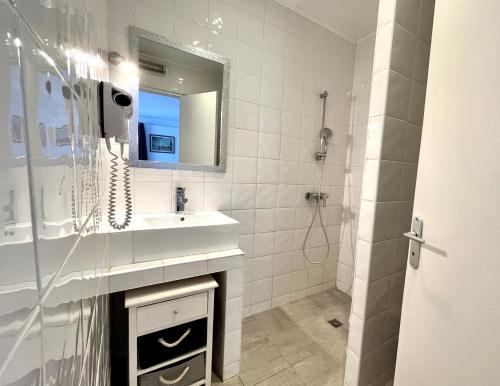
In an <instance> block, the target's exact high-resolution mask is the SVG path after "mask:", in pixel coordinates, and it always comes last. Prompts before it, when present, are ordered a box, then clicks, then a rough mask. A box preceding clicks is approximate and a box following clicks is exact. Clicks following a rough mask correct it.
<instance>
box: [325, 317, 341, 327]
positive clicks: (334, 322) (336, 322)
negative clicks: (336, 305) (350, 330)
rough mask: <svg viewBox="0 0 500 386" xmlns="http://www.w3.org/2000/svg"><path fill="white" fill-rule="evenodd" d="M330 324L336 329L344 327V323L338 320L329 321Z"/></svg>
mask: <svg viewBox="0 0 500 386" xmlns="http://www.w3.org/2000/svg"><path fill="white" fill-rule="evenodd" d="M328 323H330V324H331V325H332V326H333V327H335V328H339V327H340V326H342V322H340V321H338V320H337V319H332V320H329V321H328Z"/></svg>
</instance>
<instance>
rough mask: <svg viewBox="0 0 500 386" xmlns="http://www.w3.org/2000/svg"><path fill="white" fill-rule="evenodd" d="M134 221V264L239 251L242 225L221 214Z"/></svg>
mask: <svg viewBox="0 0 500 386" xmlns="http://www.w3.org/2000/svg"><path fill="white" fill-rule="evenodd" d="M134 217H135V218H134V219H133V234H132V237H133V246H134V262H141V261H149V260H158V259H165V258H169V257H178V256H186V255H195V254H203V253H209V252H216V251H223V250H228V249H234V248H238V235H239V231H238V225H239V223H238V221H236V220H234V219H232V218H230V217H228V216H226V215H224V214H222V213H220V212H196V213H185V214H175V213H165V214H151V215H138V216H134Z"/></svg>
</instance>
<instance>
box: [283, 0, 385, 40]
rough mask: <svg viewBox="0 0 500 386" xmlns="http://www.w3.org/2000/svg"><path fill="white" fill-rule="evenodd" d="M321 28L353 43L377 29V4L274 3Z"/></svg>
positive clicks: (329, 0) (367, 0)
mask: <svg viewBox="0 0 500 386" xmlns="http://www.w3.org/2000/svg"><path fill="white" fill-rule="evenodd" d="M278 2H280V3H281V4H283V5H284V6H286V7H288V8H291V9H293V10H294V11H297V12H298V13H300V14H302V15H303V16H306V17H308V18H309V19H311V20H313V21H315V22H317V23H318V24H320V25H322V26H323V27H325V28H327V29H329V30H330V31H333V32H335V33H337V34H339V35H342V36H343V37H345V38H347V39H350V40H353V41H356V40H359V39H361V38H364V37H365V36H367V35H370V34H371V33H372V32H374V31H375V29H376V26H377V13H378V0H278Z"/></svg>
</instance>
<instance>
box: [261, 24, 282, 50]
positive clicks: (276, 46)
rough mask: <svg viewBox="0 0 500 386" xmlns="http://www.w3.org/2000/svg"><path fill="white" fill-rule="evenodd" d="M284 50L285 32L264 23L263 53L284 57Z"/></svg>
mask: <svg viewBox="0 0 500 386" xmlns="http://www.w3.org/2000/svg"><path fill="white" fill-rule="evenodd" d="M285 50H286V32H285V31H283V30H282V29H279V28H277V27H276V26H274V25H272V24H269V23H265V24H264V51H266V52H268V53H272V54H275V55H279V56H280V57H284V56H285Z"/></svg>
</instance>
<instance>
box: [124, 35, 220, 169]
mask: <svg viewBox="0 0 500 386" xmlns="http://www.w3.org/2000/svg"><path fill="white" fill-rule="evenodd" d="M129 33H130V58H131V60H132V61H133V62H134V63H135V64H136V65H137V67H138V76H139V79H138V81H139V82H138V87H137V90H134V91H136V93H135V95H136V97H135V98H134V101H135V108H134V116H133V119H132V120H131V121H130V129H129V132H130V135H129V141H130V161H131V164H132V166H136V167H146V168H165V169H184V170H201V171H213V172H225V170H226V135H227V104H228V93H229V60H228V59H226V58H223V57H220V56H218V55H216V54H213V53H211V52H209V51H206V50H204V49H202V48H199V47H196V46H192V45H187V44H184V43H180V42H176V41H173V40H171V39H169V38H166V37H163V36H161V35H158V34H154V33H152V32H149V31H146V30H143V29H140V28H137V27H130V30H129Z"/></svg>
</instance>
